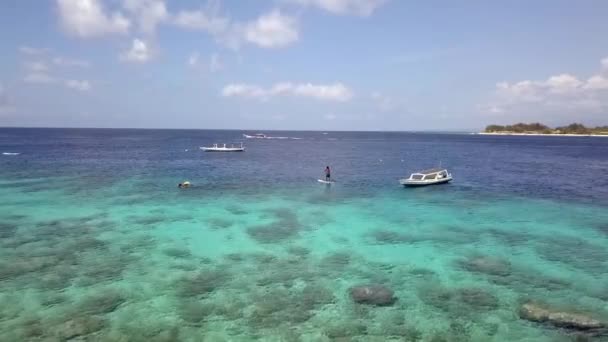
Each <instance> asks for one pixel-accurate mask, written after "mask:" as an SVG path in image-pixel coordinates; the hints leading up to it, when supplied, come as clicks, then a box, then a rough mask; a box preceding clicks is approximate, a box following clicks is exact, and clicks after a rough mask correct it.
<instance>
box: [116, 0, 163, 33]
mask: <svg viewBox="0 0 608 342" xmlns="http://www.w3.org/2000/svg"><path fill="white" fill-rule="evenodd" d="M123 5H124V8H125V9H126V10H127V11H129V12H130V13H131V14H132V15H133V16H135V20H136V21H137V24H138V27H139V30H140V31H141V32H143V33H146V34H153V33H154V32H155V31H156V26H157V25H158V24H159V23H161V22H163V21H166V20H167V19H169V12H168V11H167V6H166V5H165V2H164V1H163V0H124V4H123Z"/></svg>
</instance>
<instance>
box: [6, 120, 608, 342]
mask: <svg viewBox="0 0 608 342" xmlns="http://www.w3.org/2000/svg"><path fill="white" fill-rule="evenodd" d="M243 133H247V134H252V133H257V132H254V131H247V132H245V131H229V130H226V131H219V130H216V131H213V130H131V129H24V128H23V129H22V128H1V129H0V303H2V305H0V341H436V342H438V341H605V340H606V339H607V338H608V335H607V331H608V323H606V322H608V272H607V271H608V268H607V266H608V210H607V209H608V178H607V176H608V139H606V138H601V137H542V136H533V137H526V136H481V135H471V134H456V133H397V132H386V133H382V132H302V131H297V132H296V131H294V132H265V133H266V134H268V135H271V136H282V137H288V138H289V139H243V136H242V134H243ZM241 141H244V143H245V147H246V149H247V150H246V151H245V152H243V153H205V152H202V151H201V150H200V149H199V147H200V146H207V145H211V144H213V143H232V142H241ZM327 165H329V166H330V167H331V168H332V177H333V178H334V179H335V181H336V183H335V184H332V185H330V186H327V185H324V184H320V183H319V182H317V179H318V178H322V177H323V171H324V169H325V166H327ZM440 165H441V166H443V167H446V168H448V170H449V171H450V172H451V173H452V174H453V177H454V180H453V182H451V183H450V184H447V185H438V186H431V187H423V188H403V187H401V186H400V185H399V183H398V179H399V178H400V177H404V176H408V175H409V174H410V173H411V172H414V171H417V170H420V169H425V168H430V167H436V166H440ZM186 180H187V181H190V182H191V184H192V187H190V188H187V189H179V188H178V187H177V185H178V183H180V182H183V181H186ZM359 286H368V287H367V289H371V291H373V290H374V289H378V288H381V289H383V291H384V292H382V293H380V295H386V294H387V293H389V294H390V295H391V296H392V297H391V300H389V301H385V302H383V303H376V302H374V299H373V298H372V299H371V302H370V301H368V302H366V303H361V302H360V301H359V300H357V301H355V299H356V298H355V297H353V293H354V292H353V288H357V287H359ZM551 314H552V315H551Z"/></svg>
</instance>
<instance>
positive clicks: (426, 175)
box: [399, 168, 452, 186]
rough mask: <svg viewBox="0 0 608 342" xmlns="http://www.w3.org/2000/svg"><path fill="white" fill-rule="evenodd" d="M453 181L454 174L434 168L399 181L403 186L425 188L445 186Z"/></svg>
mask: <svg viewBox="0 0 608 342" xmlns="http://www.w3.org/2000/svg"><path fill="white" fill-rule="evenodd" d="M451 180H452V174H451V173H449V172H448V170H446V169H443V168H434V169H429V170H423V171H418V172H414V173H412V174H411V175H410V177H409V178H403V179H400V180H399V184H401V185H403V186H425V185H433V184H444V183H447V182H449V181H451Z"/></svg>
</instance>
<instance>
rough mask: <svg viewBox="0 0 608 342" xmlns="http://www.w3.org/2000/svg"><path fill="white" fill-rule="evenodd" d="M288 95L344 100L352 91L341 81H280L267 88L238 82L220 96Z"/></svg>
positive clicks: (263, 96)
mask: <svg viewBox="0 0 608 342" xmlns="http://www.w3.org/2000/svg"><path fill="white" fill-rule="evenodd" d="M288 95H289V96H297V97H309V98H314V99H318V100H324V101H337V102H346V101H349V100H350V99H352V97H353V92H352V91H351V90H350V89H349V88H347V87H346V86H345V85H344V84H342V83H334V84H327V85H324V84H320V85H314V84H311V83H300V84H294V83H291V82H281V83H276V84H274V85H273V86H272V87H270V88H267V89H265V88H262V87H260V86H257V85H249V84H242V83H240V84H229V85H227V86H225V87H224V88H223V89H222V96H224V97H245V98H254V99H259V100H262V101H265V100H268V99H270V98H272V97H276V96H288Z"/></svg>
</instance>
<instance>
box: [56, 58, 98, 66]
mask: <svg viewBox="0 0 608 342" xmlns="http://www.w3.org/2000/svg"><path fill="white" fill-rule="evenodd" d="M53 64H55V65H58V66H62V67H79V68H88V67H90V66H91V63H89V62H87V61H83V60H80V59H71V58H64V57H55V58H53Z"/></svg>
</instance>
